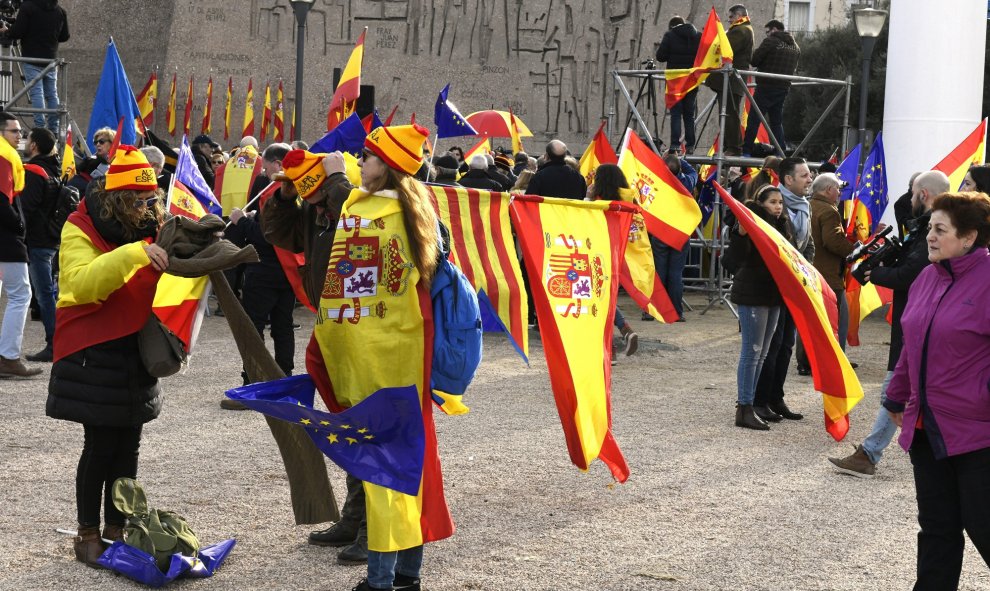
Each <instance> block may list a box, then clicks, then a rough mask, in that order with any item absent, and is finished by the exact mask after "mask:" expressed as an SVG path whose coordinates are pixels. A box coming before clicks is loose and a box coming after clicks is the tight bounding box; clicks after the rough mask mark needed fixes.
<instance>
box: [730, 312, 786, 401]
mask: <svg viewBox="0 0 990 591" xmlns="http://www.w3.org/2000/svg"><path fill="white" fill-rule="evenodd" d="M779 315H780V307H779V306H746V305H740V306H739V328H740V330H741V331H742V348H741V349H740V351H739V367H738V369H737V370H736V390H737V398H738V402H739V404H744V405H745V404H753V399H754V398H755V396H756V377H757V376H759V375H760V370H761V369H762V367H763V362H764V361H765V360H766V358H767V351H768V350H769V349H770V340H771V339H772V338H773V333H774V331H775V330H776V329H777V317H778V316H779Z"/></svg>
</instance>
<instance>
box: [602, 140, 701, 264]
mask: <svg viewBox="0 0 990 591" xmlns="http://www.w3.org/2000/svg"><path fill="white" fill-rule="evenodd" d="M619 167H620V168H622V172H624V173H625V175H626V180H628V181H629V185H630V186H631V187H633V188H634V189H636V191H637V192H638V193H639V202H640V206H641V208H642V211H643V219H644V220H645V222H646V228H647V230H649V233H650V234H652V235H653V236H655V237H657V238H658V239H659V240H661V241H663V242H664V243H665V244H668V245H670V246H671V247H672V248H675V249H677V250H680V249H681V248H683V247H684V245H685V244H686V243H687V241H688V240H689V239H690V238H691V234H692V233H694V230H695V228H697V227H698V224H699V223H700V222H701V208H700V207H698V202H697V201H695V200H694V196H693V195H691V193H690V192H689V191H688V190H687V189H685V188H684V185H682V184H681V182H680V181H679V180H677V177H676V176H674V173H672V172H670V169H669V168H667V164H666V163H665V162H664V161H663V159H662V158H660V156H659V155H657V153H656V152H654V151H653V150H651V149H650V147H649V146H647V145H646V144H644V143H643V140H641V139H639V137H637V136H636V134H635V133H633V130H631V129H627V130H626V136H625V137H624V138H623V140H622V152H621V153H620V154H619Z"/></svg>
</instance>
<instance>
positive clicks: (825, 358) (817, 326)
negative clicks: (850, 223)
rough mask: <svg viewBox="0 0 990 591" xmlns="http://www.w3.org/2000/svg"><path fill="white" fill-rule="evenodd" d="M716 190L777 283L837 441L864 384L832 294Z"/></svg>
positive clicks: (784, 244) (787, 246)
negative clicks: (844, 344) (838, 331)
mask: <svg viewBox="0 0 990 591" xmlns="http://www.w3.org/2000/svg"><path fill="white" fill-rule="evenodd" d="M715 188H716V189H718V192H719V195H721V197H722V201H723V202H724V203H725V204H726V205H728V206H729V209H731V210H732V213H734V214H735V216H736V219H738V220H739V224H740V225H741V226H742V227H743V228H745V229H746V232H747V233H748V235H749V237H750V239H751V240H752V241H753V244H754V245H755V246H756V249H757V250H758V251H759V253H760V256H761V257H762V258H763V262H764V263H766V265H767V269H769V270H770V274H771V275H773V279H774V281H775V282H776V283H777V288H778V289H779V290H780V295H781V296H783V298H784V303H786V304H787V309H788V310H789V311H790V313H791V316H792V317H793V318H794V324H796V325H797V331H798V334H799V335H801V342H802V343H804V348H805V351H807V353H808V362H809V363H810V364H811V374H812V376H814V383H815V390H818V391H819V392H821V393H822V399H823V402H824V406H825V430H826V431H828V433H829V435H831V436H832V437H834V438H835V440H836V441H841V440H842V438H843V437H845V436H846V433H847V432H848V431H849V412H850V411H851V410H852V409H853V407H854V406H856V404H857V403H858V402H859V401H860V400H862V398H863V386H861V385H860V383H859V378H857V377H856V372H854V371H853V369H852V366H850V365H849V360H848V359H846V354H845V353H843V352H842V349H841V348H840V347H839V342H838V341H837V340H836V338H835V330H834V329H833V328H832V327H833V325H834V324H836V323H837V322H833V321H832V320H831V319H836V320H837V317H838V308H837V306H836V300H835V292H833V291H832V290H831V289H829V287H828V285H827V284H826V283H825V280H824V279H823V278H822V276H821V273H819V272H818V270H817V269H815V268H814V267H813V266H812V265H811V263H809V262H808V261H806V260H804V257H802V256H801V253H799V252H798V251H797V250H796V249H795V248H794V247H793V246H792V245H791V243H790V242H788V241H787V239H786V238H784V237H783V236H781V235H780V234H779V233H778V232H777V231H776V230H775V229H773V228H772V227H770V225H769V224H767V223H766V222H764V221H763V220H761V219H760V218H758V217H756V216H755V215H753V212H751V211H750V210H749V208H747V207H746V206H744V205H742V204H741V203H739V202H738V201H736V200H735V199H733V198H732V196H731V195H729V194H728V193H727V192H726V191H725V189H723V188H722V187H721V186H720V185H719V184H718V183H715Z"/></svg>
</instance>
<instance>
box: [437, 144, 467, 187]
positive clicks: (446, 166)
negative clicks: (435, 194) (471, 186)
mask: <svg viewBox="0 0 990 591" xmlns="http://www.w3.org/2000/svg"><path fill="white" fill-rule="evenodd" d="M457 166H458V163H457V158H456V157H455V156H454V155H453V154H450V153H449V152H448V153H447V154H444V155H443V156H440V157H439V158H436V159H435V160H434V161H433V174H434V177H433V182H434V183H436V184H438V185H446V186H448V187H459V186H461V185H460V184H459V183H458V182H457Z"/></svg>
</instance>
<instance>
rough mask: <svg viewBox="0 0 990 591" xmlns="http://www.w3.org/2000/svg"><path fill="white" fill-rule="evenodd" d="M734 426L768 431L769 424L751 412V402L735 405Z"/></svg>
mask: <svg viewBox="0 0 990 591" xmlns="http://www.w3.org/2000/svg"><path fill="white" fill-rule="evenodd" d="M736 426H737V427H742V428H744V429H755V430H757V431H769V430H770V425H768V424H766V423H764V422H763V419H761V418H760V417H758V416H756V413H755V412H753V405H752V404H737V405H736Z"/></svg>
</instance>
